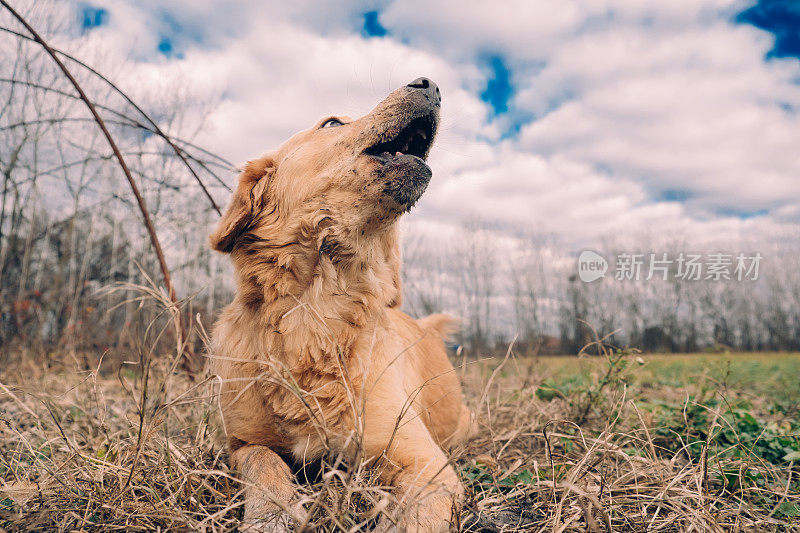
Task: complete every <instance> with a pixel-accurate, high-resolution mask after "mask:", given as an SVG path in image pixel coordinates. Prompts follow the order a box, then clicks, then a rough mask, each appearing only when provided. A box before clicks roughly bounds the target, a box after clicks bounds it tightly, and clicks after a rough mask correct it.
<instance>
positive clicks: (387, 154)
mask: <svg viewBox="0 0 800 533" xmlns="http://www.w3.org/2000/svg"><path fill="white" fill-rule="evenodd" d="M381 156H382V157H392V154H390V153H389V152H383V153H382V154H381Z"/></svg>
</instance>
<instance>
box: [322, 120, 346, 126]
mask: <svg viewBox="0 0 800 533" xmlns="http://www.w3.org/2000/svg"><path fill="white" fill-rule="evenodd" d="M336 126H344V122H342V121H341V120H339V119H338V118H329V119H328V120H326V121H325V122H323V123H322V126H320V128H335V127H336Z"/></svg>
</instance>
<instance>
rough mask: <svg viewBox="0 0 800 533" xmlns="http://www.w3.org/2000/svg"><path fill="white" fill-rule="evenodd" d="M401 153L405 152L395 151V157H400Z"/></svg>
mask: <svg viewBox="0 0 800 533" xmlns="http://www.w3.org/2000/svg"><path fill="white" fill-rule="evenodd" d="M401 155H403V152H395V154H394V156H395V157H400V156H401Z"/></svg>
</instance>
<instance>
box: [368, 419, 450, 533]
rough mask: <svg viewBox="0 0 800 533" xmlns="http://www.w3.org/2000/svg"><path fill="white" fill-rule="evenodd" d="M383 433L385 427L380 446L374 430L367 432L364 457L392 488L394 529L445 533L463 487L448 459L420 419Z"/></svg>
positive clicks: (408, 420)
mask: <svg viewBox="0 0 800 533" xmlns="http://www.w3.org/2000/svg"><path fill="white" fill-rule="evenodd" d="M369 418H370V417H368V420H367V425H366V428H367V432H368V431H369V428H370V424H369ZM380 418H381V419H382V420H381V421H380V422H383V421H386V418H385V416H384V417H380ZM380 422H378V423H377V424H376V425H380ZM372 427H375V426H374V425H373V426H372ZM376 429H377V428H376ZM384 429H388V431H387V432H385V433H383V432H381V433H382V434H383V436H384V437H386V438H385V440H383V441H382V442H380V441H379V439H378V435H377V434H376V433H377V432H376V433H373V434H371V435H370V434H369V433H368V434H367V438H365V444H366V451H367V453H369V454H370V456H372V457H374V458H376V459H377V464H378V465H379V470H378V472H379V474H380V477H381V480H382V481H383V482H384V483H386V484H388V485H390V486H392V487H393V488H394V494H395V497H396V498H397V501H398V508H397V511H398V517H397V525H398V526H399V528H398V529H399V530H400V531H406V532H409V533H412V532H413V533H417V532H419V533H423V532H424V533H434V532H444V531H448V530H449V529H450V524H451V519H452V516H453V513H454V512H458V509H459V508H460V506H461V503H462V501H463V498H464V488H463V486H462V485H461V482H460V481H459V479H458V476H457V475H456V472H455V470H454V469H453V467H452V466H451V465H450V464H449V463H448V460H447V457H446V456H445V454H444V453H443V452H442V450H441V449H440V448H439V446H437V444H436V443H435V442H434V441H433V438H432V437H431V435H430V433H429V432H428V430H427V428H426V427H425V425H424V424H423V422H422V421H421V419H420V418H419V417H414V418H406V417H403V420H400V421H399V423H398V424H397V425H396V426H395V427H393V428H384ZM378 458H379V459H378Z"/></svg>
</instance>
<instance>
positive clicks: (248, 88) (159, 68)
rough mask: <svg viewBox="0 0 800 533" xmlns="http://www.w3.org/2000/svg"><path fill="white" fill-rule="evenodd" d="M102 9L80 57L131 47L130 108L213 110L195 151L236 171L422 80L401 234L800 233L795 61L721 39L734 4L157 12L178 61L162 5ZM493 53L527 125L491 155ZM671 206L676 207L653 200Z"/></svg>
mask: <svg viewBox="0 0 800 533" xmlns="http://www.w3.org/2000/svg"><path fill="white" fill-rule="evenodd" d="M106 7H107V8H108V9H109V11H110V12H111V25H110V26H108V27H101V28H99V29H96V30H93V31H92V32H90V34H89V39H90V41H93V42H94V44H95V46H99V45H100V44H102V46H103V50H104V52H103V53H104V54H105V55H106V56H107V57H106V61H107V60H109V57H110V58H111V59H112V60H114V59H116V61H117V62H118V63H119V64H122V60H123V59H124V58H125V57H126V56H127V55H128V54H129V51H130V50H131V49H134V50H136V53H135V54H134V56H133V58H134V61H133V62H132V63H127V64H126V66H125V67H124V68H121V69H118V70H115V71H114V75H115V79H118V80H119V81H120V83H121V85H123V87H125V88H126V89H129V90H131V92H132V93H133V94H134V95H136V94H137V93H139V94H141V95H143V98H149V96H147V94H148V89H151V88H152V86H153V85H158V86H162V87H163V86H166V85H168V83H166V82H164V81H163V80H179V81H175V82H174V83H176V86H180V87H183V88H185V89H186V90H188V91H189V92H190V93H191V94H193V95H194V97H195V98H197V99H199V100H204V99H206V100H210V101H212V102H213V101H215V98H216V97H217V96H219V95H222V98H221V100H220V101H219V102H218V103H217V104H215V105H214V106H213V108H212V109H211V110H210V114H209V117H208V121H207V127H206V128H205V129H204V130H203V131H202V132H201V134H200V138H199V142H200V143H201V144H203V145H205V146H207V147H208V148H209V149H211V150H213V151H216V152H219V153H220V154H221V155H223V156H225V157H227V158H228V159H231V160H233V161H235V162H242V161H244V160H246V159H248V158H251V157H254V156H256V155H258V154H260V153H262V152H264V151H267V150H269V149H271V148H273V147H275V146H277V145H278V144H280V143H281V142H282V141H283V140H284V139H286V138H287V137H288V136H289V135H291V134H292V133H294V132H295V131H297V130H299V129H303V128H306V127H308V126H309V125H310V124H311V123H313V122H314V121H315V120H316V119H318V118H319V117H321V116H323V115H327V114H337V113H341V114H350V115H353V116H357V115H360V114H362V113H364V112H366V111H368V110H369V109H370V108H371V107H372V106H373V105H374V104H375V103H377V102H378V101H379V100H380V99H382V98H383V97H384V96H385V94H387V93H388V92H389V91H390V90H392V89H394V88H395V87H397V86H399V85H401V84H403V83H406V82H408V81H410V80H411V79H413V78H415V77H417V76H419V75H426V76H430V77H431V78H433V79H434V80H435V81H436V82H437V83H438V84H439V85H440V86H441V88H442V91H443V93H444V108H443V112H444V119H443V124H442V130H441V134H440V137H439V140H438V142H437V146H436V147H435V149H434V152H433V154H432V161H431V166H432V167H433V169H434V171H435V177H434V181H433V183H432V184H431V187H430V189H429V191H428V193H427V194H426V196H425V198H423V200H422V202H421V203H420V207H419V209H418V210H416V211H415V212H414V213H413V214H412V215H411V222H412V224H414V225H420V224H423V223H426V222H427V223H428V224H431V225H433V224H437V225H445V226H447V225H449V226H452V225H455V224H458V223H459V221H460V220H461V219H462V218H463V217H467V216H470V215H473V214H478V215H480V216H482V217H483V218H486V219H489V220H492V221H495V222H498V223H500V224H507V225H517V226H519V225H523V226H524V225H529V226H532V227H537V228H542V229H543V230H545V231H548V232H553V233H556V234H559V235H561V236H562V238H563V239H565V240H566V241H567V242H576V243H577V242H581V241H583V242H586V241H591V240H597V239H600V238H602V237H603V236H604V235H608V234H612V233H613V234H624V233H625V232H632V231H640V230H641V229H642V228H643V227H646V226H652V227H654V228H660V229H664V231H667V230H669V231H680V232H684V233H686V234H688V235H691V236H692V237H693V238H697V239H699V240H702V241H704V242H708V241H712V240H714V239H728V238H732V237H733V236H737V235H738V236H741V235H743V234H748V235H750V234H752V233H753V232H756V233H759V232H760V233H763V235H764V237H765V238H766V237H767V236H768V235H770V234H771V232H776V231H783V230H785V229H786V228H790V227H792V225H793V224H797V223H798V220H800V208H798V207H797V203H796V201H794V200H793V199H796V198H798V197H800V180H797V178H796V173H797V169H798V168H800V150H797V146H796V139H797V132H798V127H800V114H798V112H797V109H799V108H800V87H798V85H797V83H796V80H797V79H798V78H800V63H798V62H797V61H796V60H786V61H771V62H765V61H764V60H763V57H764V54H765V52H766V51H767V50H768V48H769V47H770V46H771V40H770V38H769V37H768V36H767V35H766V34H764V33H763V32H761V31H759V30H756V29H754V28H751V27H748V26H734V25H732V24H731V23H730V22H729V21H730V19H731V16H732V15H733V14H734V13H735V12H736V11H737V10H740V9H742V8H743V7H744V4H743V3H742V2H732V1H723V0H706V1H695V0H691V1H690V0H685V1H680V2H678V1H674V2H658V3H653V2H647V3H644V2H639V1H634V0H572V1H559V2H555V1H539V2H523V1H520V2H514V3H511V4H503V5H494V6H491V7H488V5H487V4H485V3H478V2H437V3H431V2H421V1H417V0H413V1H411V2H393V3H383V2H381V3H369V2H350V3H345V4H337V5H336V6H334V5H333V4H324V5H317V4H314V6H313V7H312V6H311V5H308V4H305V3H300V4H283V3H277V2H275V3H269V4H264V3H260V2H244V3H237V4H235V5H234V6H233V7H230V6H228V4H222V3H218V2H212V1H209V0H204V1H202V2H192V3H189V2H187V1H183V0H182V1H181V2H179V3H176V4H172V5H170V6H169V10H170V12H171V13H173V15H174V16H175V18H176V19H177V20H178V22H180V23H181V24H182V25H183V26H184V29H185V30H186V31H187V32H189V33H191V34H192V35H194V36H195V37H192V38H183V40H181V39H182V38H181V37H180V36H177V37H176V39H177V41H176V42H179V43H180V46H181V51H182V52H183V54H184V57H183V58H182V59H178V58H172V59H166V58H163V57H160V56H158V55H157V54H156V53H155V47H156V45H157V42H158V39H159V38H160V37H159V32H161V31H163V24H162V23H161V22H159V20H160V19H159V17H160V16H161V13H162V11H163V9H164V8H163V7H162V5H161V4H160V3H155V2H150V1H147V2H143V3H135V4H134V3H132V2H113V3H108V4H107V5H106ZM375 8H379V9H380V10H381V12H380V22H381V24H383V25H384V26H385V27H386V28H387V29H388V30H389V31H390V35H389V37H387V38H382V39H364V38H363V37H362V36H361V35H360V24H361V19H360V17H361V15H362V14H363V12H364V11H366V10H369V9H375ZM197 35H200V36H201V37H196V36H197ZM493 53H497V54H501V55H503V57H504V58H505V60H506V62H507V64H508V65H509V66H510V67H511V69H512V81H513V83H514V84H515V89H516V90H517V93H516V95H515V96H514V98H513V102H512V105H513V108H514V110H515V111H518V112H523V113H525V112H527V113H530V114H531V115H532V116H533V117H535V119H534V120H533V121H532V122H531V123H530V124H528V125H526V126H525V127H523V129H522V130H521V132H520V135H519V138H518V139H513V138H512V139H506V140H504V141H502V142H499V143H497V144H489V143H487V141H486V140H487V139H497V138H499V137H500V136H501V134H502V127H503V126H504V123H503V122H502V121H495V122H492V121H490V120H489V118H488V117H489V114H488V108H487V106H486V105H485V104H484V103H483V102H481V101H480V98H479V94H480V92H481V91H482V90H483V88H484V87H485V83H486V79H485V72H483V71H482V70H481V69H482V66H481V64H480V61H479V58H480V57H482V55H483V54H493ZM144 58H146V59H147V60H144ZM165 83H166V85H162V84H165ZM664 191H677V192H678V193H680V194H685V195H687V196H688V197H689V198H688V200H687V201H686V202H683V203H680V202H675V201H664V200H660V199H659V198H658V195H659V194H660V193H662V192H664ZM761 209H766V210H767V211H768V213H767V214H766V215H765V216H757V217H754V218H752V219H748V220H742V219H741V218H738V217H736V216H730V215H727V216H726V215H724V213H735V212H737V211H742V212H747V211H754V212H756V211H758V210H761ZM721 213H722V214H721Z"/></svg>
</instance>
